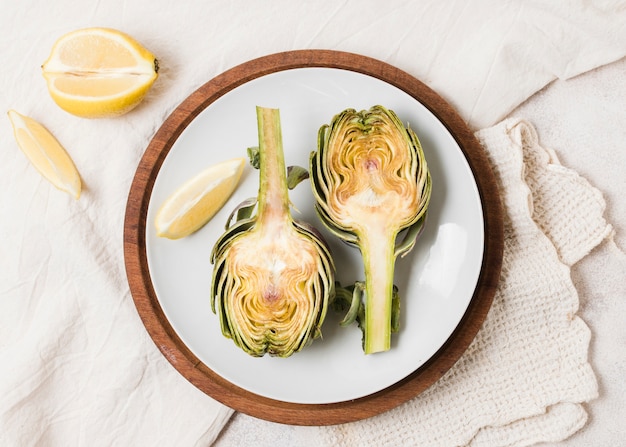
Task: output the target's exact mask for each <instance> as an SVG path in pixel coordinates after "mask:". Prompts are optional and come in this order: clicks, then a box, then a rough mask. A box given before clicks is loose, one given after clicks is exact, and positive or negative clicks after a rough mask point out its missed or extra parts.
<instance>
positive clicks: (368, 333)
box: [310, 106, 432, 354]
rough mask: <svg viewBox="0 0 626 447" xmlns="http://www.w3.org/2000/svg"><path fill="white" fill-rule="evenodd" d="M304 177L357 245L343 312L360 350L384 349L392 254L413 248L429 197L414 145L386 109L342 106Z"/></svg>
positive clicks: (326, 217) (325, 214) (320, 206)
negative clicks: (360, 277) (356, 272)
mask: <svg viewBox="0 0 626 447" xmlns="http://www.w3.org/2000/svg"><path fill="white" fill-rule="evenodd" d="M310 178H311V184H312V187H313V192H314V195H315V197H316V204H315V207H316V210H317V212H318V215H319V216H320V218H321V220H322V222H323V223H324V224H325V226H326V227H328V229H329V230H330V231H331V232H332V233H334V234H335V235H337V236H338V237H340V238H341V239H343V240H344V241H345V242H348V243H349V244H352V245H355V246H357V247H358V248H359V249H360V251H361V255H362V258H363V264H364V269H365V282H364V283H362V282H357V283H356V285H355V286H354V287H353V288H351V289H352V290H353V302H352V306H351V310H350V312H349V313H350V314H351V315H352V318H353V319H357V321H358V323H359V326H360V327H361V329H362V330H363V349H364V351H365V353H366V354H371V353H375V352H381V351H386V350H388V349H390V347H391V332H392V325H393V326H395V324H396V323H397V315H395V316H394V317H393V318H392V309H394V310H395V309H398V307H397V306H396V304H397V302H396V301H395V299H396V296H397V293H396V292H397V290H396V289H395V286H394V266H395V261H396V258H397V257H398V256H400V255H402V256H403V255H405V254H406V253H408V252H409V251H410V250H411V249H412V248H413V247H414V245H415V242H416V239H417V238H418V236H419V234H420V233H421V231H422V229H423V225H424V222H425V219H426V213H427V208H428V204H429V201H430V195H431V187H432V185H431V178H430V172H429V170H428V166H427V163H426V160H425V157H424V152H423V150H422V147H421V144H420V142H419V140H418V138H417V135H416V134H415V133H414V132H413V130H412V129H410V128H409V127H405V126H404V125H403V124H402V122H401V121H400V119H399V118H398V116H397V115H396V114H395V113H394V112H393V111H392V110H388V109H386V108H384V107H382V106H374V107H372V108H370V109H369V110H363V111H360V112H357V111H356V110H354V109H346V110H344V111H343V112H341V113H339V114H338V115H336V116H335V117H334V118H333V119H332V121H331V123H330V125H324V126H322V127H321V128H320V130H319V133H318V149H317V151H316V152H313V153H312V154H311V159H310ZM338 295H340V294H338ZM359 306H361V309H359ZM392 320H394V321H392Z"/></svg>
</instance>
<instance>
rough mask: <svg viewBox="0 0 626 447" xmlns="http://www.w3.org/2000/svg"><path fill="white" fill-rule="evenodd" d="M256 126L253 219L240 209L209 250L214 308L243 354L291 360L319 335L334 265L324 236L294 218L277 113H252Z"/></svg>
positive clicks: (247, 206) (248, 207)
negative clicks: (256, 189)
mask: <svg viewBox="0 0 626 447" xmlns="http://www.w3.org/2000/svg"><path fill="white" fill-rule="evenodd" d="M257 122H258V133H259V148H258V154H259V163H260V166H259V169H260V174H259V175H260V185H259V193H258V197H257V201H256V202H257V203H256V214H253V210H254V205H255V203H254V201H247V202H244V204H243V206H242V207H241V208H240V209H239V210H238V212H237V213H236V215H237V221H236V222H235V223H234V224H233V225H232V226H230V225H229V224H230V219H229V222H228V223H227V230H226V232H225V233H224V234H223V235H222V236H221V237H220V238H219V240H218V241H217V242H216V244H215V246H214V248H213V252H212V255H211V262H212V263H213V264H215V268H214V270H213V279H212V286H211V288H212V301H211V305H212V309H213V312H215V313H216V314H217V315H218V316H219V319H220V324H221V328H222V333H223V334H224V335H225V336H226V337H229V338H232V339H233V341H234V342H235V344H236V345H237V346H239V347H240V348H241V349H243V350H244V351H245V352H247V353H248V354H250V355H252V356H256V357H261V356H263V355H265V354H269V355H272V356H278V357H288V356H290V355H292V354H293V353H295V352H298V351H300V350H301V349H302V348H304V347H305V346H307V345H308V344H309V343H311V342H312V340H313V339H314V338H316V337H318V336H319V335H320V328H321V325H322V322H323V321H324V318H325V316H326V312H327V308H328V304H329V301H330V299H331V297H332V296H333V294H334V265H333V261H332V258H331V255H330V252H329V250H328V247H327V246H326V244H325V242H324V241H323V239H322V238H321V236H320V235H319V234H318V233H317V232H316V231H315V230H314V229H313V228H312V227H310V226H309V225H307V224H305V223H301V222H297V221H295V220H294V219H293V217H292V215H291V212H290V209H289V205H290V202H289V197H288V189H287V176H286V169H285V161H284V154H283V145H282V135H281V126H280V115H279V111H278V110H277V109H267V108H261V107H257ZM236 211H237V210H236ZM233 215H235V213H234V214H233Z"/></svg>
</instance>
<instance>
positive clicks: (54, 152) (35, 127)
mask: <svg viewBox="0 0 626 447" xmlns="http://www.w3.org/2000/svg"><path fill="white" fill-rule="evenodd" d="M8 115H9V120H10V121H11V124H12V125H13V133H14V135H15V140H16V141H17V144H18V146H19V147H20V149H21V150H22V152H24V154H26V157H28V159H29V160H30V162H31V163H32V164H33V165H34V166H35V168H37V170H38V171H39V172H40V173H41V175H43V176H44V177H45V178H46V179H48V180H49V181H50V183H52V184H53V185H54V186H56V187H57V188H58V189H60V190H62V191H65V192H67V193H69V194H70V195H72V196H73V197H74V198H75V199H78V198H79V197H80V191H81V181H80V175H79V174H78V171H77V170H76V166H74V162H73V161H72V159H71V158H70V156H69V155H68V154H67V152H66V151H65V149H64V148H63V146H61V144H60V143H59V142H58V140H57V139H56V138H55V137H54V135H52V134H51V133H50V131H48V129H46V128H45V127H44V126H42V125H41V124H39V123H38V122H37V121H35V120H34V119H32V118H30V117H28V116H24V115H21V114H19V113H18V112H16V111H15V110H9V112H8Z"/></svg>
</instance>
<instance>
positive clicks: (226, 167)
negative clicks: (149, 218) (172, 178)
mask: <svg viewBox="0 0 626 447" xmlns="http://www.w3.org/2000/svg"><path fill="white" fill-rule="evenodd" d="M245 162H246V160H245V158H243V157H242V158H233V159H232V160H228V161H224V162H221V163H218V164H216V165H213V166H211V167H209V168H208V169H205V170H204V171H202V172H200V173H199V174H197V175H196V176H194V177H193V178H191V179H189V180H187V181H186V182H185V183H183V184H182V185H181V186H179V187H178V188H177V189H176V191H174V193H172V195H171V196H169V197H168V198H167V199H166V200H165V201H164V202H163V204H162V205H161V207H160V208H159V210H158V211H157V214H156V217H155V227H156V233H157V236H159V237H165V238H168V239H180V238H183V237H185V236H188V235H190V234H191V233H194V232H195V231H197V230H199V229H200V228H202V227H203V226H204V225H205V224H206V223H207V222H208V221H209V220H211V218H212V217H213V216H214V215H215V214H216V213H217V212H218V211H219V210H220V208H221V207H222V206H223V205H224V204H225V203H226V201H227V200H228V198H229V197H230V196H231V195H232V193H233V192H234V191H235V189H236V188H237V185H238V184H239V180H240V178H241V174H242V173H243V168H244V166H245Z"/></svg>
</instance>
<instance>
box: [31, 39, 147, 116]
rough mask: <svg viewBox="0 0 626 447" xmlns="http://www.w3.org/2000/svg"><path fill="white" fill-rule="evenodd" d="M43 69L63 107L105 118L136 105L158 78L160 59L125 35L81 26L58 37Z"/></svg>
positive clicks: (53, 97)
mask: <svg viewBox="0 0 626 447" xmlns="http://www.w3.org/2000/svg"><path fill="white" fill-rule="evenodd" d="M42 70H43V76H44V77H45V79H46V81H47V84H48V91H49V92H50V95H51V96H52V99H53V100H54V101H55V102H56V103H57V104H58V105H59V106H60V107H61V108H62V109H64V110H65V111H67V112H69V113H72V114H74V115H77V116H81V117H85V118H105V117H114V116H118V115H122V114H124V113H127V112H129V111H130V110H132V109H133V108H134V107H136V106H137V105H138V104H139V103H140V102H141V101H142V100H143V98H144V97H145V95H146V93H147V92H148V90H149V89H150V87H151V86H152V84H154V81H155V80H156V79H157V77H158V70H159V64H158V61H157V59H156V58H155V56H154V55H153V54H152V53H151V52H150V51H148V50H147V49H145V48H144V47H143V46H141V44H139V43H138V42H137V41H136V40H135V39H133V38H132V37H130V36H129V35H127V34H124V33H122V32H120V31H117V30H114V29H110V28H85V29H81V30H77V31H73V32H71V33H68V34H65V35H64V36H62V37H61V38H59V39H58V40H57V41H56V43H55V44H54V46H53V47H52V51H51V53H50V56H49V57H48V59H47V60H46V62H44V64H43V65H42Z"/></svg>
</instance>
